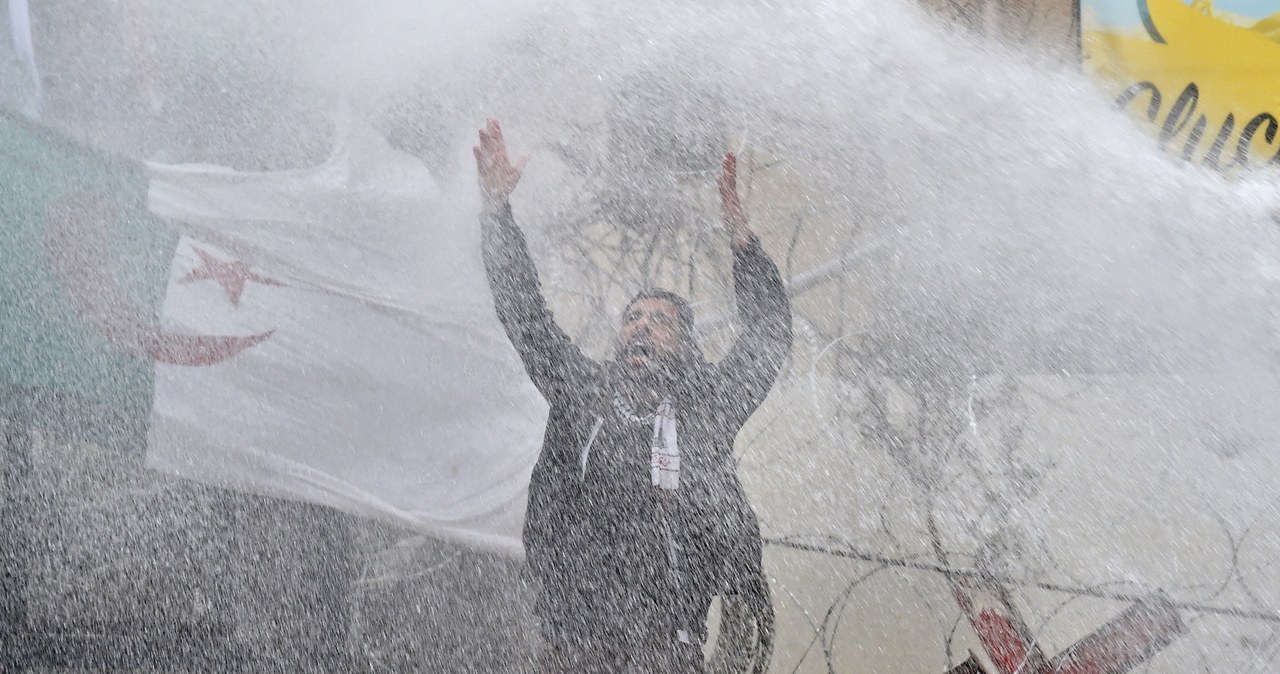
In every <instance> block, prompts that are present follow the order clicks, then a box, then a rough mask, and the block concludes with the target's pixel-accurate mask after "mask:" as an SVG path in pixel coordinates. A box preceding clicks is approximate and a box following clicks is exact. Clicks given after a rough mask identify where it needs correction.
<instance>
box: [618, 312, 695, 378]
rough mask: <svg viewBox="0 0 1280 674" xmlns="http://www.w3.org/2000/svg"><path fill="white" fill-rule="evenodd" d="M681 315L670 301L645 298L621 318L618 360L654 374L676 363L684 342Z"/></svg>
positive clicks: (633, 367)
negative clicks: (661, 368) (663, 367)
mask: <svg viewBox="0 0 1280 674" xmlns="http://www.w3.org/2000/svg"><path fill="white" fill-rule="evenodd" d="M682 332H683V329H682V327H681V325H680V314H679V311H678V310H677V309H676V306H675V305H674V304H672V303H671V302H669V301H667V300H664V299H661V298H658V297H646V298H643V299H639V300H636V302H635V303H634V304H632V305H631V306H630V307H627V311H626V313H624V314H623V315H622V329H621V330H619V331H618V360H620V361H622V362H623V363H625V364H626V365H628V366H630V368H632V369H633V370H636V371H654V370H657V369H659V368H660V367H662V366H664V365H669V364H671V363H672V362H674V361H675V360H676V356H677V354H678V353H679V352H680V348H681V341H682V339H683V334H682Z"/></svg>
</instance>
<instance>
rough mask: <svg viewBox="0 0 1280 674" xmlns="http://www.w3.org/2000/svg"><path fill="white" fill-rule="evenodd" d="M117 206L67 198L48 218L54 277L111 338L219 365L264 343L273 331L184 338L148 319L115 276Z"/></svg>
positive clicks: (92, 197)
mask: <svg viewBox="0 0 1280 674" xmlns="http://www.w3.org/2000/svg"><path fill="white" fill-rule="evenodd" d="M116 210H117V209H116V207H115V206H114V205H113V204H112V203H111V202H109V201H108V200H107V199H105V198H104V197H102V196H101V195H98V194H95V193H91V192H73V193H70V194H67V195H65V196H63V197H62V198H61V199H59V200H58V201H57V202H56V203H54V204H53V206H52V207H51V208H50V209H49V213H48V216H47V217H46V226H47V230H46V233H45V247H46V248H47V249H48V251H49V258H50V262H51V263H52V264H51V266H52V268H53V273H54V275H55V276H56V277H57V279H58V282H59V283H60V284H61V285H62V288H63V290H65V291H66V292H67V295H68V296H69V297H70V299H71V302H72V303H73V304H74V305H75V307H76V309H78V310H79V311H80V313H81V314H83V315H84V317H85V319H87V320H88V321H89V323H90V324H91V325H93V327H94V328H95V329H96V330H97V331H98V332H99V333H101V334H102V336H103V337H105V338H106V339H107V340H109V341H111V342H113V343H115V344H118V345H120V346H123V347H125V348H127V349H129V350H131V351H133V352H135V353H138V354H140V355H143V356H146V357H148V358H151V359H154V360H156V361H158V362H161V363H167V364H169V365H187V366H201V365H215V364H217V363H221V362H222V361H225V360H227V359H228V358H231V357H232V356H235V355H236V354H238V353H240V352H241V351H244V350H245V349H248V348H250V347H253V346H255V345H257V344H260V343H262V342H263V341H265V340H266V339H268V338H269V337H271V335H272V332H274V331H269V332H263V333H259V334H256V335H248V336H244V337H235V336H216V335H179V334H173V333H169V332H165V331H164V330H161V329H160V326H159V325H156V324H155V322H154V321H152V320H150V319H148V318H147V317H145V316H143V315H142V313H141V312H139V311H138V309H137V308H136V307H134V306H133V303H132V302H130V301H129V299H128V298H127V297H125V295H124V293H122V292H121V291H120V286H119V285H118V284H117V283H116V279H115V276H114V275H113V274H112V273H111V259H110V255H109V253H108V250H109V248H108V245H107V243H108V241H107V236H108V231H109V229H110V226H111V223H112V222H114V221H115V218H116Z"/></svg>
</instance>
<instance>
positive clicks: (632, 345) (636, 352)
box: [626, 339, 653, 360]
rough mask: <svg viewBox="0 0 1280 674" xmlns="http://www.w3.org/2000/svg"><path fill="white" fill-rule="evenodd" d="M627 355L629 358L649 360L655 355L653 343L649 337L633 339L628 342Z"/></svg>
mask: <svg viewBox="0 0 1280 674" xmlns="http://www.w3.org/2000/svg"><path fill="white" fill-rule="evenodd" d="M626 355H627V357H628V358H644V359H646V360H647V359H649V358H651V357H652V356H653V343H652V342H650V341H649V340H647V339H637V340H632V341H630V342H628V343H627V348H626Z"/></svg>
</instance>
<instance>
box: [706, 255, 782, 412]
mask: <svg viewBox="0 0 1280 674" xmlns="http://www.w3.org/2000/svg"><path fill="white" fill-rule="evenodd" d="M733 289H734V300H735V302H736V304H737V313H738V330H739V333H738V338H737V340H736V341H735V342H734V343H733V346H732V347H730V349H729V354H728V355H727V356H725V358H724V360H721V361H720V362H719V363H718V364H717V365H716V370H717V380H718V381H719V384H720V390H721V391H723V392H724V395H725V396H726V399H725V404H727V405H729V406H730V414H729V418H730V420H731V421H732V422H733V423H734V424H736V425H737V426H741V425H742V424H744V423H746V421H747V418H748V417H750V416H751V414H752V413H753V412H755V410H756V408H757V407H759V406H760V403H762V402H764V399H765V396H767V395H769V389H770V388H771V387H772V386H773V382H774V379H775V378H777V376H778V370H780V369H781V368H782V364H783V362H784V361H785V360H786V358H787V355H788V354H789V353H790V352H791V300H790V299H788V297H787V291H786V288H784V287H783V285H782V276H781V275H780V274H779V273H778V267H777V266H776V265H774V263H773V261H772V260H770V259H769V256H768V255H767V254H765V252H764V248H762V247H761V246H760V240H759V239H757V238H756V237H754V236H752V237H751V241H750V243H748V244H747V245H745V246H741V247H735V248H734V251H733Z"/></svg>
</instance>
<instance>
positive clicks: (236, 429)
mask: <svg viewBox="0 0 1280 674" xmlns="http://www.w3.org/2000/svg"><path fill="white" fill-rule="evenodd" d="M151 168H152V171H153V178H152V185H151V194H150V202H151V208H152V210H153V211H155V212H156V213H158V214H160V215H162V216H166V217H168V218H170V219H172V220H174V221H178V222H179V224H180V225H181V226H183V227H184V230H185V231H186V232H187V233H188V234H189V235H190V236H188V237H184V239H183V240H182V242H181V243H180V245H179V248H178V252H177V255H176V257H175V259H174V262H173V266H172V270H171V274H170V281H169V287H168V291H167V295H166V299H165V303H164V308H163V314H162V317H161V321H162V324H163V326H164V327H165V328H166V329H167V330H168V331H170V332H181V333H186V334H198V335H213V336H234V337H238V338H242V339H238V340H234V341H228V342H227V346H226V347H225V348H219V347H218V342H217V340H210V343H211V344H212V346H211V348H210V351H209V353H205V354H201V353H196V354H187V355H186V358H185V361H186V362H185V364H182V365H166V364H161V365H159V367H158V370H157V375H156V391H155V403H154V408H153V412H152V417H151V422H150V437H149V453H148V456H149V461H150V463H151V464H152V465H153V466H154V467H156V468H158V469H162V470H166V471H171V472H174V473H178V474H180V475H183V476H185V477H188V478H191V479H195V480H200V481H204V482H210V483H216V484H224V485H230V486H235V487H238V488H248V489H254V490H260V491H265V492H268V493H274V494H282V495H288V496H292V497H296V498H300V499H304V500H307V501H310V502H314V503H320V504H324V505H330V506H335V507H338V508H341V509H343V510H347V511H350V512H356V513H360V514H366V515H375V516H381V517H384V518H391V519H394V520H398V521H401V522H404V523H407V524H410V525H412V526H415V527H417V528H419V529H420V530H422V531H424V532H427V533H430V534H433V535H436V536H440V537H444V538H449V539H453V540H458V541H462V542H466V543H469V544H472V545H478V546H484V547H489V548H493V549H499V550H506V551H510V552H514V553H518V552H519V550H520V544H519V540H520V539H519V533H520V526H521V523H522V521H523V513H524V506H525V499H526V490H527V486H528V480H529V475H530V472H531V471H532V467H533V464H534V462H535V461H536V459H537V452H538V444H539V442H540V440H541V435H542V427H543V425H544V423H545V418H546V405H545V403H544V402H543V401H542V400H541V398H540V397H539V395H538V393H537V392H536V390H535V389H534V388H533V386H532V384H530V383H529V382H528V379H527V377H526V376H525V374H524V372H523V370H522V369H521V366H520V363H519V361H518V359H517V357H516V355H515V352H514V350H513V349H512V348H511V346H510V345H509V343H508V342H507V339H506V336H505V335H504V333H503V331H502V328H501V325H500V324H499V323H498V320H497V318H496V316H495V314H494V311H493V307H492V300H491V299H490V295H489V290H488V285H487V282H486V280H485V276H484V270H483V265H482V261H481V256H480V236H479V224H478V222H477V220H476V217H475V215H474V214H475V212H476V208H475V207H474V206H460V205H457V204H454V205H452V206H451V205H450V204H448V203H447V202H446V200H445V199H444V198H443V197H442V196H441V192H440V190H439V189H438V187H437V185H436V184H435V182H434V180H433V179H432V176H431V175H430V173H429V172H428V171H427V169H426V168H425V167H424V166H423V164H422V163H421V162H420V161H419V160H417V159H416V158H414V157H411V156H409V155H406V154H403V153H401V152H398V151H396V150H394V149H393V148H391V147H389V146H388V145H387V144H386V142H385V141H384V140H383V139H382V138H381V137H380V136H378V135H377V134H376V132H374V131H373V130H372V129H369V128H367V127H356V128H354V129H353V130H352V131H351V132H350V133H349V135H348V137H347V138H346V141H345V142H344V143H342V144H341V145H340V146H339V148H338V149H337V150H336V151H335V153H334V156H333V157H332V158H331V159H330V160H329V161H328V162H326V163H325V164H324V165H322V166H320V167H318V168H316V169H313V170H305V171H289V172H278V173H258V174H246V173H240V172H235V171H231V170H229V169H224V168H219V167H209V166H161V165H153V166H152V167H151ZM246 337H247V338H249V339H243V338H246Z"/></svg>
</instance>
